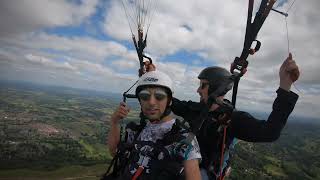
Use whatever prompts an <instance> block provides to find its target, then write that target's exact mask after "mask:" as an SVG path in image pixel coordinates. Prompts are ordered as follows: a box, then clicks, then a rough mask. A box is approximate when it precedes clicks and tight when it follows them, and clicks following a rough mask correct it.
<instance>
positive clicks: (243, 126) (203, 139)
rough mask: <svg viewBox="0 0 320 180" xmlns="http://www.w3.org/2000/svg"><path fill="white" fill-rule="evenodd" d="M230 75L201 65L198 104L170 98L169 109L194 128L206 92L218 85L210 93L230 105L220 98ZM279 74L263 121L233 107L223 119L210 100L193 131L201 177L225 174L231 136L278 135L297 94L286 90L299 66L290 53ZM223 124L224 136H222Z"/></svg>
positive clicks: (228, 86)
mask: <svg viewBox="0 0 320 180" xmlns="http://www.w3.org/2000/svg"><path fill="white" fill-rule="evenodd" d="M149 66H150V67H148V69H150V70H155V66H154V65H153V64H152V65H149ZM230 75H231V73H230V72H229V71H227V70H226V69H224V68H221V67H208V68H205V69H204V70H202V71H201V73H200V74H199V76H198V78H199V80H200V86H199V88H198V90H197V92H198V93H199V95H200V103H198V102H192V101H180V100H178V99H176V98H173V100H172V105H171V108H172V111H173V112H174V113H175V114H176V115H178V116H181V117H183V118H184V119H185V120H186V121H188V122H189V124H190V126H191V128H193V129H194V128H198V127H199V116H200V115H201V113H202V110H203V108H204V107H206V106H207V105H206V104H207V103H208V100H209V97H210V95H212V93H217V92H216V91H217V89H218V88H220V87H221V86H225V88H224V89H223V90H222V91H221V89H220V92H219V94H214V95H215V96H216V97H217V99H219V100H221V101H222V102H224V103H225V104H230V102H229V101H227V100H225V99H224V96H225V94H226V93H227V92H228V91H229V90H231V89H232V86H233V83H232V82H230V81H228V79H229V78H230ZM279 77H280V87H279V89H278V90H277V91H276V92H277V97H276V99H275V100H274V103H273V109H272V112H271V113H270V115H269V117H268V120H266V121H265V120H258V119H256V118H254V117H253V116H251V115H250V114H249V113H247V112H243V111H236V110H234V111H233V112H232V113H231V115H230V116H229V118H226V117H228V116H226V112H225V109H224V108H223V106H219V105H218V104H216V103H214V104H212V106H211V107H209V113H208V115H207V117H205V118H204V122H203V124H202V126H201V129H200V130H199V132H198V133H197V140H198V142H199V146H200V151H201V156H202V161H201V163H200V169H201V176H202V179H203V180H207V179H221V178H223V177H224V176H225V173H226V172H227V171H228V162H226V161H225V162H223V161H221V159H222V158H221V157H224V160H227V159H228V158H229V157H228V156H229V154H228V150H229V148H231V147H232V146H233V143H234V140H235V138H237V139H241V140H244V141H248V142H273V141H275V140H277V139H278V138H279V137H280V134H281V131H282V129H283V128H284V126H285V124H286V122H287V119H288V117H289V115H290V114H291V112H292V111H293V109H294V106H295V104H296V102H297V100H298V95H297V94H295V93H293V92H292V91H290V88H291V85H292V84H293V82H294V81H296V80H297V79H298V78H299V69H298V66H297V65H296V63H295V61H294V60H293V59H292V55H291V53H290V54H289V57H288V58H287V59H286V60H285V61H284V62H283V64H282V65H281V67H280V70H279ZM225 127H226V135H225V136H224V128H225ZM224 137H225V138H224ZM223 139H225V140H223ZM222 147H225V148H222ZM222 152H224V154H223V153H222ZM222 155H223V156H222ZM221 172H222V173H221Z"/></svg>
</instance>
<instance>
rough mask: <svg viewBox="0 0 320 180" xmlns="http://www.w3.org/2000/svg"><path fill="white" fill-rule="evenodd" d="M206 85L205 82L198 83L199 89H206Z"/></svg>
mask: <svg viewBox="0 0 320 180" xmlns="http://www.w3.org/2000/svg"><path fill="white" fill-rule="evenodd" d="M208 85H209V83H207V82H201V81H200V89H204V88H206V87H207V86H208Z"/></svg>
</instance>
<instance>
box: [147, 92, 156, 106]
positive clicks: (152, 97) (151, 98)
mask: <svg viewBox="0 0 320 180" xmlns="http://www.w3.org/2000/svg"><path fill="white" fill-rule="evenodd" d="M156 101H157V100H156V98H155V97H154V95H153V94H152V95H151V96H150V99H149V104H155V103H156Z"/></svg>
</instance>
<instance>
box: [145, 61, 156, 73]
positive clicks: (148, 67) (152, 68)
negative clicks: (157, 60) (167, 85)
mask: <svg viewBox="0 0 320 180" xmlns="http://www.w3.org/2000/svg"><path fill="white" fill-rule="evenodd" d="M144 66H145V67H146V71H147V72H150V71H155V70H156V66H155V65H154V64H152V63H150V61H146V62H144Z"/></svg>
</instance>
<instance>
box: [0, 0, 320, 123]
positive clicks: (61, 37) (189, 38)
mask: <svg viewBox="0 0 320 180" xmlns="http://www.w3.org/2000/svg"><path fill="white" fill-rule="evenodd" d="M259 2H260V1H256V7H255V8H257V5H258V4H259ZM291 3H292V1H281V2H280V3H278V4H277V9H279V10H281V11H286V10H287V9H288V7H289V6H290V4H291ZM300 3H302V2H300V1H296V4H295V5H294V6H293V7H292V9H291V10H290V11H289V17H288V18H287V22H288V30H289V40H290V51H291V52H292V53H293V57H294V59H295V60H296V62H297V63H298V65H299V68H300V71H301V77H300V79H299V80H298V81H297V82H296V83H295V86H296V87H297V89H299V91H300V92H299V91H298V90H296V89H295V88H294V87H292V90H293V91H295V92H298V93H299V95H300V99H299V102H298V104H297V107H296V108H295V113H296V114H303V115H306V116H311V117H319V115H320V114H319V112H317V111H314V109H319V108H320V101H319V98H320V96H319V93H320V86H319V84H320V66H319V65H317V64H318V61H319V60H318V59H319V58H320V51H318V49H317V46H318V42H319V41H320V33H319V29H320V19H319V17H320V12H319V10H318V7H320V1H318V0H309V1H308V2H304V4H303V5H301V4H300ZM99 11H102V12H99ZM246 16H247V2H244V1H234V0H224V1H212V0H202V1H198V0H189V1H187V2H186V1H184V0H175V1H172V0H161V1H158V2H157V12H156V14H155V16H154V17H153V21H152V24H151V26H150V29H149V34H148V44H147V45H148V46H147V48H146V50H147V51H148V52H149V53H151V55H152V56H153V57H154V63H155V64H156V66H157V69H159V70H161V71H164V72H165V73H167V74H168V75H169V76H170V77H172V79H173V82H174V88H175V90H174V91H175V96H177V97H179V98H182V99H192V100H198V99H199V97H198V95H197V93H196V90H197V87H198V79H197V75H198V73H199V72H200V71H201V70H202V69H203V68H204V67H205V66H208V65H219V66H222V67H225V68H227V69H229V66H230V63H231V62H232V61H233V60H234V58H235V57H236V56H239V55H240V53H241V50H242V46H243V38H244V33H245V25H246ZM54 28H61V31H59V32H55V31H48V30H51V29H54ZM63 28H67V30H66V31H63V30H64V29H63ZM68 28H71V29H72V28H76V29H77V30H78V31H77V33H75V34H73V33H72V31H71V30H70V29H68ZM83 29H84V30H83ZM87 30H88V31H90V32H87ZM98 32H102V33H103V34H102V35H99V33H98ZM86 33H87V34H86ZM258 39H259V40H260V41H261V42H262V47H261V49H260V51H259V52H257V53H256V54H255V55H254V56H250V57H249V58H248V60H249V68H248V72H247V74H245V75H244V77H243V78H242V80H241V82H240V85H239V92H238V101H237V103H238V104H237V105H238V108H239V109H252V110H255V111H266V110H267V111H271V107H272V102H273V99H274V98H275V96H276V94H275V90H276V89H277V88H278V86H279V77H278V71H279V67H280V65H281V63H282V62H283V61H284V60H285V58H286V56H287V54H288V52H287V34H286V23H285V19H284V17H283V16H281V15H280V14H278V13H275V12H271V13H270V15H269V17H268V18H267V20H266V21H265V24H264V26H263V27H262V29H261V32H260V33H259V36H258ZM181 52H186V53H188V54H192V55H193V56H192V57H195V58H189V59H188V58H185V57H181V56H180V55H179V53H181ZM170 57H171V59H170ZM172 57H174V58H172ZM172 59H174V60H172ZM138 67H139V63H138V60H137V55H136V52H135V49H134V48H133V45H132V42H131V34H130V29H129V27H128V22H127V21H126V18H125V14H124V12H123V9H122V7H121V3H120V1H119V0H110V1H98V0H92V1H84V0H80V1H70V0H60V1H48V0H25V1H17V0H10V1H9V0H5V1H1V3H0V76H1V78H2V79H11V80H28V81H34V82H38V83H46V84H55V85H66V86H72V87H80V88H89V89H95V90H104V91H112V92H122V91H124V90H126V89H127V88H128V87H129V86H130V85H131V84H133V83H134V82H135V80H136V79H137V70H138ZM228 97H230V93H229V95H228Z"/></svg>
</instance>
